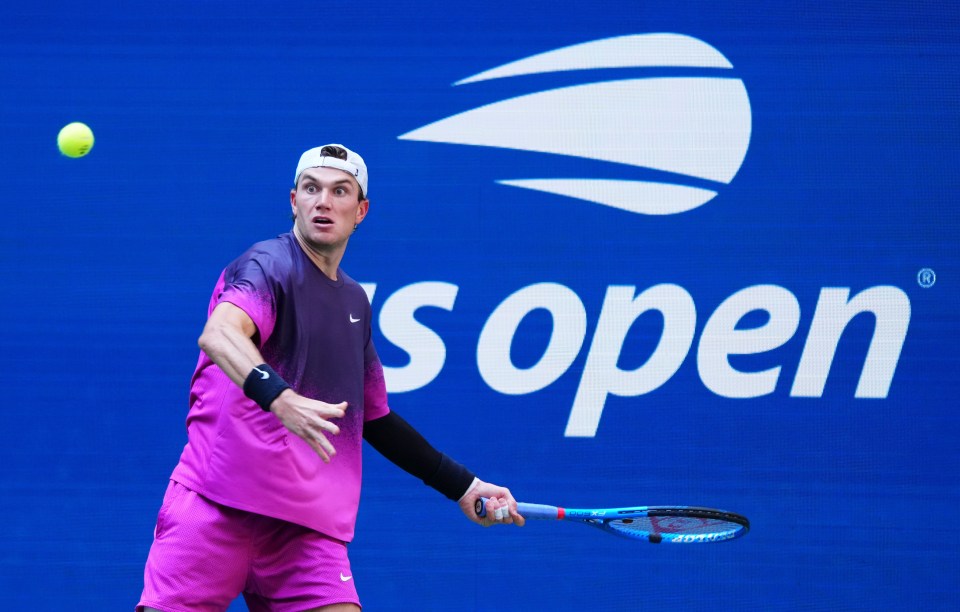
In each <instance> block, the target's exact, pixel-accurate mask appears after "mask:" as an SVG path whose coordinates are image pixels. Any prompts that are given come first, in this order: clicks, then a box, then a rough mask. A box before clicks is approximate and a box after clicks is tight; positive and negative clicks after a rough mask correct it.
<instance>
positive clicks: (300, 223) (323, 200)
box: [290, 168, 369, 250]
mask: <svg viewBox="0 0 960 612" xmlns="http://www.w3.org/2000/svg"><path fill="white" fill-rule="evenodd" d="M359 195H360V185H358V184H357V181H356V179H354V178H353V177H352V176H350V175H349V174H347V173H346V172H344V171H343V170H338V169H336V168H307V169H306V170H304V171H303V172H302V173H301V174H300V181H299V182H298V183H297V187H296V189H294V190H292V191H291V192H290V206H291V208H292V211H293V217H294V228H295V229H296V230H297V232H298V233H299V235H300V237H301V238H302V239H303V240H305V241H306V242H307V244H308V245H310V246H311V247H312V248H315V249H318V250H329V249H331V248H337V247H341V246H343V245H345V244H346V242H347V240H348V239H349V238H350V234H352V233H353V230H354V227H355V226H356V225H359V224H360V222H361V221H363V218H364V217H366V216H367V210H368V208H369V201H368V200H359V199H358V198H359Z"/></svg>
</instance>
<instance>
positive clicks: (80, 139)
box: [57, 121, 93, 157]
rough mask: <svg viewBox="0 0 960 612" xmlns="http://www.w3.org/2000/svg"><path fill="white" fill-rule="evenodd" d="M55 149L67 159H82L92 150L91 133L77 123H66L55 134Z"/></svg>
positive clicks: (83, 124) (81, 124)
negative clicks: (58, 149)
mask: <svg viewBox="0 0 960 612" xmlns="http://www.w3.org/2000/svg"><path fill="white" fill-rule="evenodd" d="M57 147H59V148H60V152H61V153H63V154H64V155H66V156H67V157H83V156H84V155H86V154H87V153H89V152H90V149H92V148H93V131H92V130H91V129H90V128H89V127H87V124H85V123H80V122H79V121H75V122H73V123H68V124H67V125H65V126H63V129H62V130H60V133H59V134H57Z"/></svg>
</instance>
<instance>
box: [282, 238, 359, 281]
mask: <svg viewBox="0 0 960 612" xmlns="http://www.w3.org/2000/svg"><path fill="white" fill-rule="evenodd" d="M293 235H294V237H295V238H296V239H297V244H299V245H300V249H301V250H302V251H303V252H304V253H305V254H306V256H307V258H308V259H309V260H310V261H312V262H313V265H315V266H317V269H319V270H320V272H322V273H323V275H324V276H326V277H327V278H329V279H330V280H337V268H339V267H340V261H341V260H342V259H343V253H344V251H345V250H346V245H344V246H342V247H339V248H336V249H333V250H331V251H326V250H321V249H317V248H314V247H312V246H311V245H310V244H308V243H307V241H306V240H304V239H303V236H301V235H300V232H298V231H297V229H296V228H294V230H293Z"/></svg>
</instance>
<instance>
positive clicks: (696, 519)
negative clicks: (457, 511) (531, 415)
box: [475, 498, 750, 544]
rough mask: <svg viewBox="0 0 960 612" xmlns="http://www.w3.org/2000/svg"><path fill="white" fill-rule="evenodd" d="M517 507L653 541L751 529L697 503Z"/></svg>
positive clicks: (535, 515) (693, 540)
mask: <svg viewBox="0 0 960 612" xmlns="http://www.w3.org/2000/svg"><path fill="white" fill-rule="evenodd" d="M486 504H487V500H486V498H480V499H478V500H477V503H476V507H475V510H476V512H477V516H479V517H481V518H483V517H485V516H486V515H487V509H486ZM517 510H518V511H519V512H520V515H521V516H523V518H525V519H533V520H560V521H573V522H576V523H584V524H587V525H593V526H594V527H598V528H600V529H603V530H604V531H607V532H609V533H613V534H616V535H618V536H623V537H625V538H630V539H633V540H646V541H647V542H650V543H652V544H659V543H660V542H668V543H670V544H704V543H708V542H725V541H727V540H733V539H735V538H739V537H741V536H744V535H746V533H747V531H749V530H750V521H748V520H747V517H745V516H741V515H739V514H734V513H733V512H726V511H724V510H714V509H712V508H698V507H695V506H638V507H635V508H593V509H576V508H558V507H557V506H546V505H543V504H524V503H518V504H517Z"/></svg>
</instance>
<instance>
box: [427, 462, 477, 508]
mask: <svg viewBox="0 0 960 612" xmlns="http://www.w3.org/2000/svg"><path fill="white" fill-rule="evenodd" d="M474 478H475V476H474V474H473V472H471V471H470V470H468V469H467V468H465V467H463V466H462V465H460V464H459V463H457V462H456V461H454V460H453V459H451V458H450V457H447V456H446V455H444V454H442V453H441V456H440V465H438V466H437V471H436V472H435V473H434V474H433V476H432V477H430V478H429V479H425V480H424V481H423V482H424V484H426V485H428V486H431V487H433V488H434V489H436V490H437V491H439V492H440V493H442V494H443V495H445V496H446V497H447V499H450V500H453V501H458V500H459V499H460V498H461V497H463V494H464V493H466V492H467V489H469V488H470V485H471V484H473V479H474Z"/></svg>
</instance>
